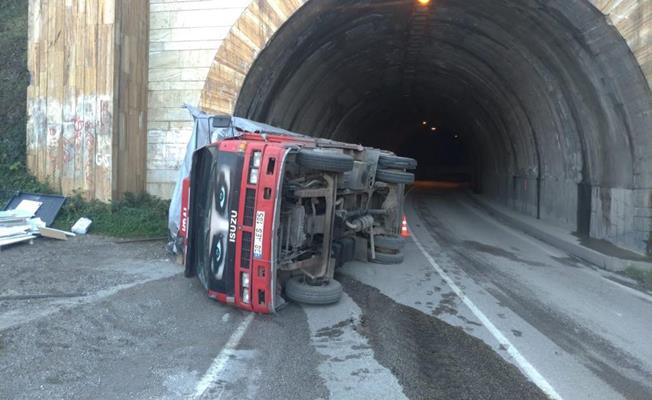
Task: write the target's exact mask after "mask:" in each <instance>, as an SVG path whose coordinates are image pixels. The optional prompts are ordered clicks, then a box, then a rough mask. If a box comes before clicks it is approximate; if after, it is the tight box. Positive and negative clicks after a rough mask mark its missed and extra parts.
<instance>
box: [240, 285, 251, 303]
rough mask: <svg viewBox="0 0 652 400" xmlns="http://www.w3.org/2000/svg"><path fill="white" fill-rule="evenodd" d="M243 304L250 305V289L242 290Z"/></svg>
mask: <svg viewBox="0 0 652 400" xmlns="http://www.w3.org/2000/svg"><path fill="white" fill-rule="evenodd" d="M242 302H243V303H245V304H249V303H250V299H249V288H243V289H242Z"/></svg>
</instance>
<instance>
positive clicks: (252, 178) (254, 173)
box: [249, 168, 259, 185]
mask: <svg viewBox="0 0 652 400" xmlns="http://www.w3.org/2000/svg"><path fill="white" fill-rule="evenodd" d="M258 173H259V169H258V168H252V169H251V171H249V183H251V184H252V185H255V184H257V183H258Z"/></svg>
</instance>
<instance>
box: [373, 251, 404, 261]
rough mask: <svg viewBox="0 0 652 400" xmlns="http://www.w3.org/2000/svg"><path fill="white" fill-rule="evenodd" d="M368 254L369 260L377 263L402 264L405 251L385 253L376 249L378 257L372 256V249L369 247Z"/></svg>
mask: <svg viewBox="0 0 652 400" xmlns="http://www.w3.org/2000/svg"><path fill="white" fill-rule="evenodd" d="M367 256H368V258H369V262H372V263H376V264H401V263H402V262H403V259H404V258H405V257H404V256H403V252H402V251H400V250H399V251H397V252H396V253H384V252H382V251H378V249H376V258H371V249H369V252H368V253H367Z"/></svg>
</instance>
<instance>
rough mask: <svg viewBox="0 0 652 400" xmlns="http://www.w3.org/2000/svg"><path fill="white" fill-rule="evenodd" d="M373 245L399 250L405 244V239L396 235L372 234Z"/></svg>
mask: <svg viewBox="0 0 652 400" xmlns="http://www.w3.org/2000/svg"><path fill="white" fill-rule="evenodd" d="M374 245H375V246H376V247H381V248H383V249H388V250H394V251H397V250H401V249H402V248H403V246H405V239H403V238H402V237H400V236H398V235H374Z"/></svg>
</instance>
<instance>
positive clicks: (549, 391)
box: [410, 229, 563, 400]
mask: <svg viewBox="0 0 652 400" xmlns="http://www.w3.org/2000/svg"><path fill="white" fill-rule="evenodd" d="M410 231H412V229H410ZM412 232H413V231H412ZM412 240H414V243H416V245H417V247H418V248H419V250H421V253H423V256H424V257H425V258H426V260H428V262H429V263H430V265H432V267H433V268H434V269H435V271H437V273H438V274H439V275H440V276H441V277H442V279H444V280H445V281H446V283H447V284H448V286H449V287H450V288H451V289H452V290H453V292H455V294H456V295H457V296H458V297H459V298H460V299H461V300H462V302H463V303H464V304H466V306H467V307H468V308H469V309H470V310H471V312H473V314H474V315H475V316H476V318H478V319H479V320H480V322H482V324H483V325H484V326H485V327H486V328H487V330H488V331H489V333H491V335H492V336H493V337H494V338H495V339H496V340H497V341H498V343H500V344H501V345H503V346H504V347H505V348H506V349H507V352H508V353H509V355H510V356H512V358H514V360H515V361H516V363H517V364H518V365H519V367H520V368H521V370H522V371H523V372H524V373H525V374H526V375H527V376H528V377H529V378H530V379H531V380H532V382H534V384H535V385H537V386H538V387H539V388H540V389H541V390H543V392H544V393H545V394H546V395H548V397H550V398H551V399H554V400H562V399H563V398H562V397H561V395H560V394H559V393H557V391H556V390H555V389H554V388H553V387H552V385H550V383H548V381H547V380H546V378H544V377H543V375H541V374H540V373H539V371H537V369H536V368H534V366H533V365H532V364H530V362H529V361H528V360H527V359H526V358H525V357H524V356H523V355H522V354H521V353H520V352H519V351H518V350H517V349H516V347H515V346H514V345H513V344H512V343H511V342H510V341H509V340H508V339H507V338H506V337H505V335H503V334H502V332H501V331H500V330H499V329H498V328H497V327H496V326H495V325H494V324H493V323H492V322H491V321H490V320H489V318H487V316H486V315H485V314H484V313H483V312H482V311H480V309H479V308H478V307H477V306H476V305H475V304H474V303H473V302H472V301H471V299H469V298H468V297H466V295H465V294H464V292H463V291H462V289H460V288H459V287H458V286H457V285H456V284H455V282H454V281H453V280H452V279H451V278H450V277H449V276H448V274H446V272H444V270H443V269H442V268H441V267H440V266H439V264H437V262H435V260H434V259H433V258H432V256H431V255H430V254H429V253H428V252H427V251H426V249H425V248H424V247H423V245H422V244H421V242H420V241H419V239H417V238H416V236H415V235H414V234H413V235H412Z"/></svg>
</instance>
